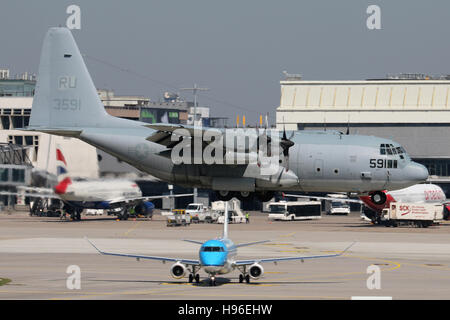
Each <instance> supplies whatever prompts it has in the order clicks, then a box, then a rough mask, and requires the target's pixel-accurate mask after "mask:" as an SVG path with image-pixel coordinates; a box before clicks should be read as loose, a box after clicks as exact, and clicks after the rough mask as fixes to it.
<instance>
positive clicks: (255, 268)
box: [248, 263, 264, 279]
mask: <svg viewBox="0 0 450 320" xmlns="http://www.w3.org/2000/svg"><path fill="white" fill-rule="evenodd" d="M248 274H249V275H250V277H251V278H252V279H259V278H261V277H262V275H263V274H264V268H263V267H262V266H261V265H260V264H258V263H254V264H252V265H251V266H250V268H249V269H248Z"/></svg>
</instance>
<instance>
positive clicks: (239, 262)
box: [234, 242, 356, 266]
mask: <svg viewBox="0 0 450 320" xmlns="http://www.w3.org/2000/svg"><path fill="white" fill-rule="evenodd" d="M355 243H356V242H353V243H352V244H351V245H349V246H348V247H347V248H345V250H344V251H342V252H340V253H336V254H328V255H319V256H297V257H280V258H265V259H253V260H237V261H235V262H234V264H235V265H236V266H246V265H252V264H254V263H264V262H281V261H292V260H302V261H303V260H307V259H320V258H333V257H339V256H341V255H343V254H344V253H345V252H346V251H347V250H348V249H350V248H351V247H352V246H353V245H354V244H355Z"/></svg>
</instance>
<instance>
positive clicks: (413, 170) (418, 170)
mask: <svg viewBox="0 0 450 320" xmlns="http://www.w3.org/2000/svg"><path fill="white" fill-rule="evenodd" d="M406 172H407V173H406V174H407V179H409V180H413V181H417V182H424V181H426V180H427V179H428V170H427V168H426V167H425V166H423V165H421V164H420V163H417V162H412V163H410V164H409V165H408V166H407V167H406Z"/></svg>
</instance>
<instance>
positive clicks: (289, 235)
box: [280, 231, 297, 238]
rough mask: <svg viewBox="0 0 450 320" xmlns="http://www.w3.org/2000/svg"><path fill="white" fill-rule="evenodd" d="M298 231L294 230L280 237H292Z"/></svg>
mask: <svg viewBox="0 0 450 320" xmlns="http://www.w3.org/2000/svg"><path fill="white" fill-rule="evenodd" d="M296 233H297V231H294V232H291V233H288V234H284V235H281V236H280V237H283V238H285V237H292V236H293V235H294V234H296Z"/></svg>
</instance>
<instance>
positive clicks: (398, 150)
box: [380, 143, 406, 159]
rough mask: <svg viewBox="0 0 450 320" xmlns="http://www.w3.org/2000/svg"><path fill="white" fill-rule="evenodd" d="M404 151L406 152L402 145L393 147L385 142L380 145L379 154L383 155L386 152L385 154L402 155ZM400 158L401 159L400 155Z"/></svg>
mask: <svg viewBox="0 0 450 320" xmlns="http://www.w3.org/2000/svg"><path fill="white" fill-rule="evenodd" d="M405 153H406V151H405V149H403V147H395V146H394V145H392V144H387V143H382V144H381V145H380V154H381V155H385V154H387V155H397V154H399V155H402V154H405ZM400 158H402V159H403V157H402V156H400Z"/></svg>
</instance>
